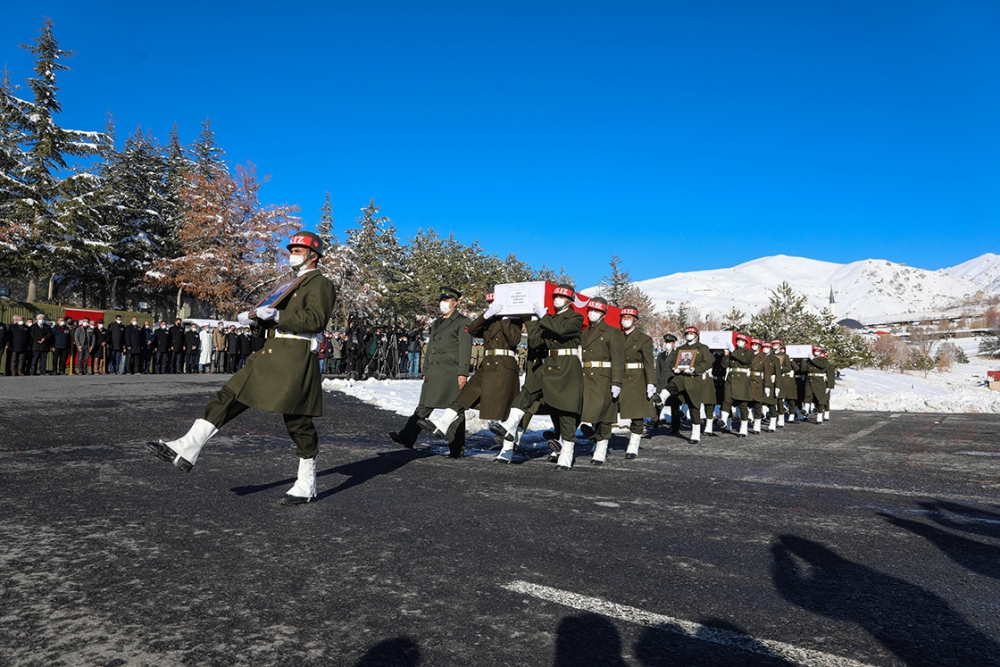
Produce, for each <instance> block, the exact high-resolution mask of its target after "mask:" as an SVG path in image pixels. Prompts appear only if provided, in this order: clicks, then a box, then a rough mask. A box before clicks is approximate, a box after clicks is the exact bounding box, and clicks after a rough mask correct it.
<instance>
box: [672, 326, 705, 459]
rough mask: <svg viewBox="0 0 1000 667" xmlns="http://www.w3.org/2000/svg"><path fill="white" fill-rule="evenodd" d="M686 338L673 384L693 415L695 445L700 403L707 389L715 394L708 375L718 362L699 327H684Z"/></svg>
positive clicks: (699, 434) (692, 433)
mask: <svg viewBox="0 0 1000 667" xmlns="http://www.w3.org/2000/svg"><path fill="white" fill-rule="evenodd" d="M684 341H685V342H684V344H683V345H681V346H680V347H678V348H677V359H676V360H675V361H674V363H675V364H676V366H675V367H674V376H675V377H674V383H675V384H676V385H677V390H678V392H679V393H678V398H683V400H684V402H685V403H687V406H688V416H689V417H690V418H691V437H690V438H689V442H690V443H691V444H694V443H696V442H699V441H701V406H702V405H703V404H704V403H705V397H706V395H707V391H708V390H710V391H711V392H712V394H711V395H712V396H714V395H715V386H714V385H713V384H712V382H711V380H710V379H709V377H708V376H709V375H710V371H711V370H712V364H714V363H715V356H714V355H713V354H712V351H711V350H710V349H709V348H708V345H705V344H704V343H701V342H699V341H698V328H697V327H688V328H687V329H685V330H684ZM682 365H683V367H682Z"/></svg>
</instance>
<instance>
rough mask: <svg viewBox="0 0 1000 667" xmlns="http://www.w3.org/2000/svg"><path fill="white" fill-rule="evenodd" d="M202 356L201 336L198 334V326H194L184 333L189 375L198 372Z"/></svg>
mask: <svg viewBox="0 0 1000 667" xmlns="http://www.w3.org/2000/svg"><path fill="white" fill-rule="evenodd" d="M200 355H201V335H200V334H199V332H198V325H197V324H192V325H191V328H190V329H188V330H187V331H185V332H184V356H185V358H186V359H185V363H186V368H187V372H188V373H197V372H198V357H199V356H200Z"/></svg>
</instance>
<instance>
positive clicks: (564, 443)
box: [490, 284, 583, 470]
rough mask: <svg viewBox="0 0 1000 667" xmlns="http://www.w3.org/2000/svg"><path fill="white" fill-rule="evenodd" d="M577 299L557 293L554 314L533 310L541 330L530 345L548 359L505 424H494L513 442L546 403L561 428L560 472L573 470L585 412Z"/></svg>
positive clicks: (570, 292)
mask: <svg viewBox="0 0 1000 667" xmlns="http://www.w3.org/2000/svg"><path fill="white" fill-rule="evenodd" d="M575 293H576V292H575V290H574V289H573V287H572V286H571V285H566V284H562V285H559V286H558V287H556V288H555V289H554V290H553V292H552V304H553V308H554V309H555V313H554V314H549V313H548V311H547V309H546V308H545V306H544V305H542V304H538V303H536V304H534V309H535V316H536V317H538V326H537V327H531V328H529V331H528V345H529V346H533V347H543V346H544V347H545V349H547V350H548V353H549V356H548V357H546V359H545V362H544V363H543V364H542V365H541V367H540V368H539V369H538V370H536V371H535V372H534V373H532V374H531V375H530V376H528V377H527V378H525V381H524V387H522V388H521V393H519V394H518V395H517V398H515V399H514V403H513V405H512V406H511V410H510V416H508V417H507V420H506V421H504V422H495V423H493V424H490V430H491V431H493V432H494V433H495V434H497V435H499V436H501V437H503V438H505V439H507V440H513V439H514V434H515V432H516V430H517V426H518V423H519V422H520V421H521V418H522V417H523V416H524V413H525V411H527V410H529V409H530V408H531V406H532V404H533V403H534V402H535V401H536V400H539V399H541V400H543V401H544V402H545V405H546V406H547V407H548V409H549V410H550V414H552V416H553V421H554V422H557V423H558V428H559V434H558V437H559V438H560V450H559V461H558V464H557V469H558V470H569V469H570V468H571V467H573V453H574V452H573V447H574V445H575V444H576V429H577V426H578V425H579V423H580V412H581V410H582V409H583V365H582V363H581V361H580V356H581V351H580V336H581V334H582V333H583V315H581V314H580V313H578V312H576V311H575V310H573V308H572V305H573V297H574V295H575Z"/></svg>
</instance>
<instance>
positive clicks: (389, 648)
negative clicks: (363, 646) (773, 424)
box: [355, 637, 420, 667]
mask: <svg viewBox="0 0 1000 667" xmlns="http://www.w3.org/2000/svg"><path fill="white" fill-rule="evenodd" d="M418 664H420V647H419V646H417V643H416V642H415V641H413V640H412V639H410V638H409V637H396V638H395V639H386V640H384V641H380V642H379V643H378V644H375V646H373V647H371V648H370V649H369V650H368V652H367V653H365V654H364V655H363V656H361V659H360V660H358V662H357V664H356V665H355V667H416V666H417V665H418Z"/></svg>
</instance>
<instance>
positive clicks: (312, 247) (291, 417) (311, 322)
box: [147, 231, 336, 505]
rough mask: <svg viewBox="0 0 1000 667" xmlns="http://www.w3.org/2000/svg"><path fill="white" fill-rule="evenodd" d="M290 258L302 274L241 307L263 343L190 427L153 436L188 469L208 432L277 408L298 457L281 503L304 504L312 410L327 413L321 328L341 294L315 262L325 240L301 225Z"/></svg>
mask: <svg viewBox="0 0 1000 667" xmlns="http://www.w3.org/2000/svg"><path fill="white" fill-rule="evenodd" d="M288 251H289V252H290V253H291V257H290V258H289V264H290V265H291V267H292V268H293V269H297V279H298V280H299V282H298V283H297V284H296V285H295V286H294V287H292V288H291V289H289V290H288V291H287V292H285V294H284V295H282V296H280V297H279V298H278V299H277V300H276V301H275V302H274V303H273V304H272V305H271V306H269V307H261V308H257V309H256V310H255V311H254V312H253V313H249V312H244V313H240V315H239V318H238V319H239V322H240V323H241V324H244V325H250V324H253V325H254V326H255V328H259V329H260V331H261V333H262V334H263V335H265V336H266V338H267V342H266V344H265V345H264V347H263V349H261V350H260V351H259V352H256V353H254V354H252V355H251V356H250V358H249V359H248V360H247V363H246V364H245V365H244V366H243V368H242V369H240V370H239V372H237V373H236V374H235V375H233V376H232V377H231V378H229V381H228V382H226V384H225V385H224V386H223V387H222V389H221V390H220V391H219V393H218V395H217V396H216V397H215V399H214V400H213V401H212V402H211V403H209V404H208V405H207V406H206V407H205V409H204V411H203V412H202V413H201V417H200V418H198V419H197V420H195V422H194V425H193V426H192V427H191V430H189V431H188V432H187V434H186V435H185V436H184V437H182V438H179V439H177V440H171V441H170V442H164V441H162V440H160V441H159V442H150V443H148V444H147V448H148V449H149V450H150V451H151V452H153V454H155V455H156V456H158V457H159V458H161V459H163V460H164V461H168V462H171V463H173V464H174V466H175V467H177V468H179V469H180V470H182V471H184V472H190V471H191V469H192V468H193V467H194V464H195V463H196V462H197V460H198V454H199V453H200V452H201V450H202V448H203V447H204V446H205V443H206V442H208V439H209V438H211V437H212V436H213V435H215V434H216V433H217V432H218V430H219V429H220V428H222V427H223V426H224V425H225V424H226V423H227V422H229V421H231V420H232V419H234V418H235V417H237V416H238V415H240V414H241V413H242V412H243V411H245V410H246V409H247V408H257V409H258V410H266V411H268V412H280V413H282V415H283V416H284V420H285V427H286V428H287V429H288V434H289V435H290V436H291V438H292V441H294V442H295V451H296V454H297V455H298V457H299V468H298V474H297V476H296V480H295V484H294V485H293V486H292V488H291V489H289V491H288V492H287V493H286V494H285V495H284V496H283V497H282V498H281V499H280V501H279V503H280V504H281V505H302V504H305V503H309V502H312V501H314V500H315V499H316V455H317V454H318V453H319V435H318V434H317V433H316V427H315V425H314V424H313V417H319V416H321V415H322V414H323V390H322V388H321V386H320V383H321V382H322V376H321V375H320V370H319V360H318V358H317V356H316V353H317V352H318V351H319V336H320V335H322V331H323V329H324V328H326V324H327V322H328V321H329V319H330V313H331V312H332V311H333V307H334V305H335V302H336V296H335V290H334V286H333V283H332V282H330V281H329V280H328V279H327V278H326V277H325V276H323V274H322V273H320V271H319V270H318V269H317V264H318V263H319V260H320V258H321V257H322V256H323V241H322V239H320V237H319V236H317V235H316V234H314V233H312V232H307V231H300V232H299V233H297V234H296V235H295V236H293V237H292V238H291V239H289V243H288Z"/></svg>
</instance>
